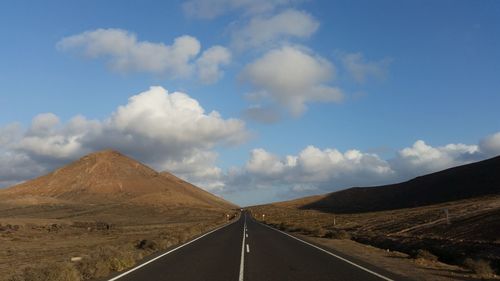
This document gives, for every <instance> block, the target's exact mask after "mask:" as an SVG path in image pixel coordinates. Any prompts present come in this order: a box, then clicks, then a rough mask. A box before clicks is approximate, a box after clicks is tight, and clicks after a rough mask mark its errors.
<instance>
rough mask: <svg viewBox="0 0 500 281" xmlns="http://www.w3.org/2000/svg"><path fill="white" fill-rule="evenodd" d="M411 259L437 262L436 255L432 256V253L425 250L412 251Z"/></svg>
mask: <svg viewBox="0 0 500 281" xmlns="http://www.w3.org/2000/svg"><path fill="white" fill-rule="evenodd" d="M411 257H412V258H414V259H423V260H427V261H437V260H438V257H437V256H436V255H434V254H433V253H431V252H429V251H427V250H422V249H418V250H416V251H414V252H413V253H412V254H411Z"/></svg>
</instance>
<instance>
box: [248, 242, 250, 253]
mask: <svg viewBox="0 0 500 281" xmlns="http://www.w3.org/2000/svg"><path fill="white" fill-rule="evenodd" d="M247 253H250V246H248V244H247Z"/></svg>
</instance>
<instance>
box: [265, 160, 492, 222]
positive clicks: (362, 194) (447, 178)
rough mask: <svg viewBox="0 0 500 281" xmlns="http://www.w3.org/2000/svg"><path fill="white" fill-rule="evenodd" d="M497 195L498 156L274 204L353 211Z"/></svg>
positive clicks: (332, 210)
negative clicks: (399, 180) (406, 178)
mask: <svg viewBox="0 0 500 281" xmlns="http://www.w3.org/2000/svg"><path fill="white" fill-rule="evenodd" d="M498 194H500V156H498V157H494V158H491V159H488V160H484V161H480V162H476V163H472V164H467V165H463V166H458V167H454V168H450V169H447V170H443V171H440V172H436V173H432V174H428V175H425V176H420V177H417V178H414V179H412V180H409V181H406V182H402V183H397V184H390V185H384V186H376V187H354V188H349V189H345V190H341V191H337V192H332V193H328V194H324V195H317V196H310V197H304V198H300V199H296V200H291V201H285V202H279V203H275V205H278V206H283V207H293V208H300V209H314V210H320V211H323V212H334V213H357V212H373V211H382V210H393V209H401V208H411V207H419V206H425V205H431V204H436V203H443V202H448V201H455V200H461V199H467V198H474V197H480V196H485V195H498Z"/></svg>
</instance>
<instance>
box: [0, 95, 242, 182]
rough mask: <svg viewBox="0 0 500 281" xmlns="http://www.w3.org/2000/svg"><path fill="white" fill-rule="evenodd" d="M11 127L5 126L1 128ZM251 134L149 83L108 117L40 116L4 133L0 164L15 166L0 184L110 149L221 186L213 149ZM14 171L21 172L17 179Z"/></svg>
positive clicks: (190, 100)
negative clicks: (64, 119) (62, 119)
mask: <svg viewBox="0 0 500 281" xmlns="http://www.w3.org/2000/svg"><path fill="white" fill-rule="evenodd" d="M12 130H13V129H12V128H9V127H7V128H3V129H2V132H4V131H12ZM247 135H248V133H247V131H246V129H245V124H244V123H243V122H242V121H241V120H237V119H223V118H222V117H221V116H220V114H219V113H218V112H216V111H212V112H208V113H207V112H205V110H204V109H203V108H202V107H201V106H200V104H199V103H198V102H197V101H196V100H195V99H193V98H191V97H189V96H188V95H187V94H185V93H180V92H174V93H168V92H167V91H166V90H165V89H163V88H162V87H151V88H150V89H149V90H148V91H145V92H142V93H140V94H137V95H135V96H132V97H131V98H130V99H129V101H128V103H127V104H126V105H123V106H120V107H118V109H117V110H116V111H115V112H114V113H113V114H111V116H110V117H109V118H107V119H105V120H87V119H85V118H84V117H82V116H76V117H74V118H72V119H71V120H70V121H69V122H67V123H65V124H62V123H61V122H60V120H59V118H58V117H57V116H56V115H54V114H52V113H46V114H40V115H38V116H36V117H35V118H34V119H33V121H32V125H31V127H30V128H29V129H27V130H26V131H25V132H24V133H21V134H17V137H15V138H14V137H11V138H5V137H3V138H2V139H1V140H2V147H1V150H0V152H1V153H0V162H1V164H0V167H3V165H10V163H13V164H12V165H13V166H9V167H11V168H9V169H6V168H4V169H3V171H2V172H1V173H0V184H1V183H2V182H11V181H12V180H23V179H27V178H29V177H33V176H36V175H40V174H39V172H45V171H47V170H50V169H53V168H55V167H57V166H60V165H62V164H64V163H67V162H69V161H72V160H75V159H77V158H78V157H80V156H82V155H84V154H86V153H89V152H92V151H96V150H101V149H107V148H112V149H117V150H119V151H121V152H123V153H125V154H128V155H131V156H132V157H134V158H136V159H138V160H140V161H143V162H145V163H147V164H149V165H152V166H153V167H155V168H156V169H159V170H163V169H168V170H170V171H173V172H174V173H177V172H178V173H179V174H180V175H181V176H184V177H186V178H188V179H190V180H193V181H195V182H200V183H202V182H204V183H205V184H206V186H205V187H207V186H208V187H215V186H217V185H220V183H218V182H217V178H218V177H219V176H218V174H219V173H220V169H219V168H217V167H216V166H215V160H216V158H217V156H216V154H215V153H214V152H213V151H212V149H213V148H214V147H215V146H217V145H233V144H238V143H240V142H242V141H244V140H245V139H246V137H247ZM16 163H19V165H17V164H16ZM16 171H17V173H18V174H19V176H17V177H13V176H12V175H14V174H16ZM23 171H30V172H29V173H24V172H23ZM219 188H220V186H219Z"/></svg>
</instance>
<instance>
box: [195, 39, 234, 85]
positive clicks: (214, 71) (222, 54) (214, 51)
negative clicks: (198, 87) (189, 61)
mask: <svg viewBox="0 0 500 281" xmlns="http://www.w3.org/2000/svg"><path fill="white" fill-rule="evenodd" d="M230 61H231V52H230V51H229V50H228V49H227V48H224V47H222V46H214V47H211V48H210V49H207V50H205V51H204V52H203V54H202V55H201V57H200V58H199V59H198V60H197V61H196V64H197V67H198V77H199V79H200V80H201V81H202V82H203V83H206V84H212V83H214V82H216V81H218V80H219V79H220V78H222V76H223V72H222V71H221V70H220V66H221V65H227V64H229V62H230Z"/></svg>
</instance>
